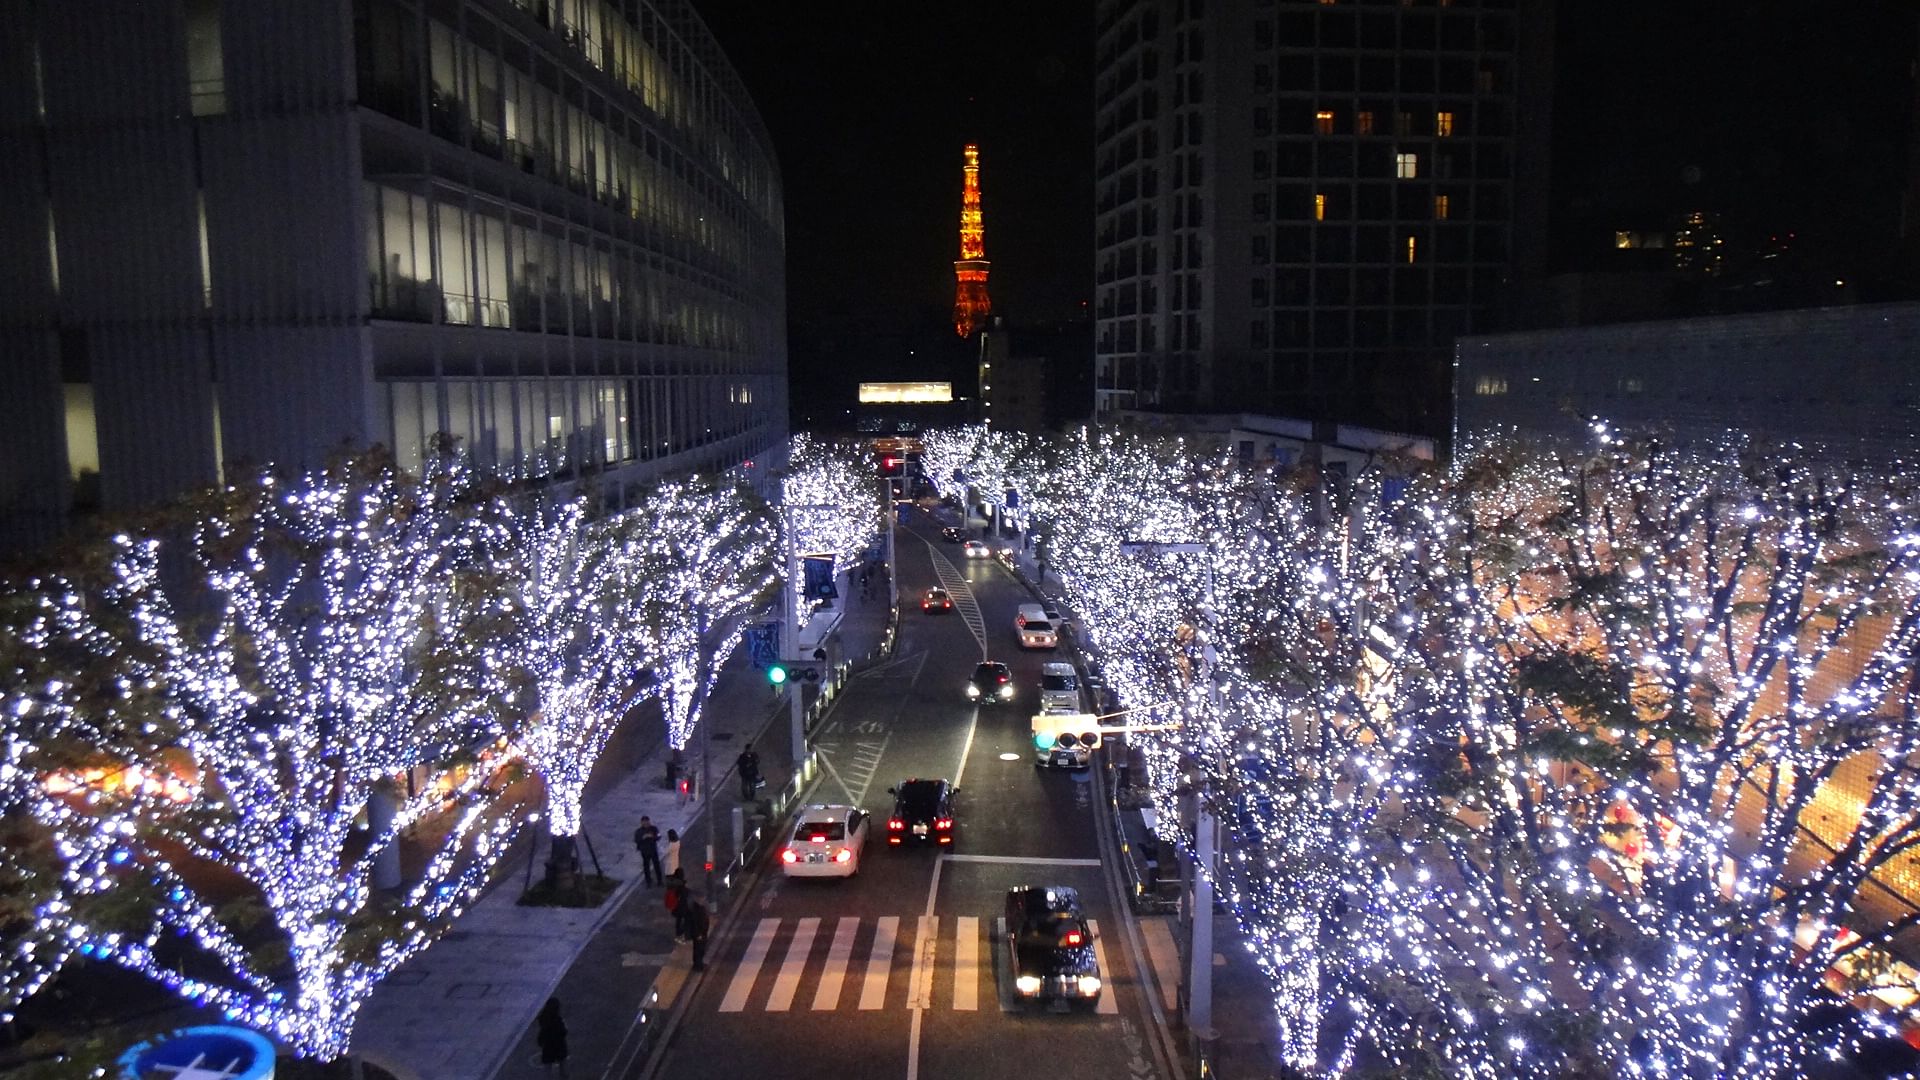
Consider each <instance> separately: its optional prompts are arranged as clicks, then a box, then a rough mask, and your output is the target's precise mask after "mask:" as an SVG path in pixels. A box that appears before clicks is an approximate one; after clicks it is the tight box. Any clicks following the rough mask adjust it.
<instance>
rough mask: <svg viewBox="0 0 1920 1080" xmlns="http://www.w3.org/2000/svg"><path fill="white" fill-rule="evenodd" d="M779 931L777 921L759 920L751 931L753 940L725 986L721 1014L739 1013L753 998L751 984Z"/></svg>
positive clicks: (758, 975) (765, 959)
mask: <svg viewBox="0 0 1920 1080" xmlns="http://www.w3.org/2000/svg"><path fill="white" fill-rule="evenodd" d="M779 930H780V920H779V919H761V920H760V925H759V926H758V927H756V928H755V929H754V931H753V940H752V941H750V942H748V943H747V951H746V954H745V955H743V956H741V957H740V966H739V967H738V968H737V969H735V971H734V973H733V981H732V982H730V983H728V984H727V996H726V997H725V998H723V999H721V1001H720V1011H721V1012H741V1011H743V1010H745V1009H746V1007H747V999H748V998H750V997H752V996H753V983H754V980H755V979H758V978H759V977H760V965H761V964H764V963H766V961H767V950H768V949H771V948H773V935H774V934H776V933H778V932H779Z"/></svg>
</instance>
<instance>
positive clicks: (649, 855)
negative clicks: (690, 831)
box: [633, 815, 667, 885]
mask: <svg viewBox="0 0 1920 1080" xmlns="http://www.w3.org/2000/svg"><path fill="white" fill-rule="evenodd" d="M633 846H634V849H635V850H637V851H639V852H640V873H641V875H642V876H643V877H644V878H645V880H646V883H647V884H648V885H658V884H660V883H661V882H663V881H664V880H666V876H667V875H666V874H664V873H662V872H661V870H660V827H659V826H658V825H655V824H654V823H653V819H652V818H650V817H647V816H645V815H642V816H641V818H640V827H639V828H637V829H635V830H633Z"/></svg>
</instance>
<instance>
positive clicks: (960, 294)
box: [953, 143, 993, 338]
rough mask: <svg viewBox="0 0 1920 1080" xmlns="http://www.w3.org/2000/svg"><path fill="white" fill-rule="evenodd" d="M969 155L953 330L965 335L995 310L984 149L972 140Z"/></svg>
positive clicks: (962, 194)
mask: <svg viewBox="0 0 1920 1080" xmlns="http://www.w3.org/2000/svg"><path fill="white" fill-rule="evenodd" d="M966 155H967V157H966V164H965V165H963V166H961V174H960V175H961V188H960V257H959V258H958V259H956V260H954V263H953V276H954V279H955V287H954V294H953V329H954V332H955V333H957V334H959V335H960V336H961V337H963V338H964V337H972V336H973V332H974V330H976V329H978V328H979V327H982V326H985V325H986V322H987V316H988V315H989V314H991V313H992V312H993V300H992V298H990V297H989V296H988V295H987V270H988V269H989V267H990V265H991V264H989V263H988V262H987V246H986V227H985V225H984V224H982V222H981V220H980V148H979V147H977V146H975V145H973V144H972V143H968V144H967V149H966Z"/></svg>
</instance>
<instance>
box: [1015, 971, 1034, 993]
mask: <svg viewBox="0 0 1920 1080" xmlns="http://www.w3.org/2000/svg"><path fill="white" fill-rule="evenodd" d="M1013 988H1014V989H1015V990H1018V991H1020V992H1021V993H1023V994H1037V993H1039V992H1040V976H1038V975H1022V976H1020V977H1019V978H1017V979H1015V980H1013Z"/></svg>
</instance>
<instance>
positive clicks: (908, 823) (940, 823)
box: [887, 778, 959, 847]
mask: <svg viewBox="0 0 1920 1080" xmlns="http://www.w3.org/2000/svg"><path fill="white" fill-rule="evenodd" d="M958 791H959V789H957V788H955V787H954V786H953V785H952V784H949V783H947V782H946V781H945V780H921V779H917V778H916V779H913V780H903V781H901V782H900V786H899V787H890V788H888V789H887V794H889V795H891V796H893V816H892V817H889V818H888V819H887V843H888V844H891V845H894V846H896V847H897V846H899V845H902V844H906V843H909V842H912V843H916V844H933V845H936V846H938V845H941V844H951V843H953V797H954V795H956V794H958Z"/></svg>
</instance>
